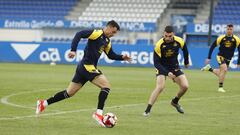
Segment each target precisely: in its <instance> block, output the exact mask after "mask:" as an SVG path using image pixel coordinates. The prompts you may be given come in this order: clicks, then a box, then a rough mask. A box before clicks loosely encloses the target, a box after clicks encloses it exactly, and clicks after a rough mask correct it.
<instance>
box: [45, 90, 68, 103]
mask: <svg viewBox="0 0 240 135" xmlns="http://www.w3.org/2000/svg"><path fill="white" fill-rule="evenodd" d="M69 97H70V96H69V95H68V93H67V90H63V91H61V92H58V93H56V94H55V95H54V96H53V97H50V98H49V99H47V103H48V105H50V104H52V103H55V102H58V101H61V100H63V99H66V98H69Z"/></svg>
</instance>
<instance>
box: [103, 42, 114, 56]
mask: <svg viewBox="0 0 240 135" xmlns="http://www.w3.org/2000/svg"><path fill="white" fill-rule="evenodd" d="M111 47H112V45H111V42H109V43H108V45H107V46H106V47H105V49H104V50H105V52H106V53H107V54H108V53H109V51H110V49H111Z"/></svg>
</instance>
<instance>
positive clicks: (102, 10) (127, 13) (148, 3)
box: [79, 0, 170, 23]
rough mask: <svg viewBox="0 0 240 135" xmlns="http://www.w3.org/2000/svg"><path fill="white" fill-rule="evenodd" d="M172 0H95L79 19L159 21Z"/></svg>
mask: <svg viewBox="0 0 240 135" xmlns="http://www.w3.org/2000/svg"><path fill="white" fill-rule="evenodd" d="M169 2H170V0H93V1H92V2H91V3H90V5H89V7H87V8H86V10H85V11H84V12H83V13H82V15H81V16H80V17H79V20H88V21H89V20H90V21H108V20H111V19H114V20H116V21H123V22H155V23H156V22H157V20H158V19H159V18H160V16H161V14H162V13H163V12H164V9H165V8H166V7H167V4H168V3H169Z"/></svg>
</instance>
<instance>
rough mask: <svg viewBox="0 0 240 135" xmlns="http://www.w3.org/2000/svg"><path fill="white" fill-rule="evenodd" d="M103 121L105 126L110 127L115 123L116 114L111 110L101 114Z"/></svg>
mask: <svg viewBox="0 0 240 135" xmlns="http://www.w3.org/2000/svg"><path fill="white" fill-rule="evenodd" d="M103 123H104V124H105V126H106V127H108V128H112V127H114V126H115V125H116V123H117V116H116V115H115V114H113V113H111V112H108V113H106V114H105V115H104V116H103Z"/></svg>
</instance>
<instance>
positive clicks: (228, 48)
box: [201, 24, 240, 92]
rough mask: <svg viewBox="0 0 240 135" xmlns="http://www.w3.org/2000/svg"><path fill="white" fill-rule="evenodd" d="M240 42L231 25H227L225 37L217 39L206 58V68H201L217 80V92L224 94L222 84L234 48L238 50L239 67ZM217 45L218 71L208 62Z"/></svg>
mask: <svg viewBox="0 0 240 135" xmlns="http://www.w3.org/2000/svg"><path fill="white" fill-rule="evenodd" d="M239 44H240V40H239V38H238V37H237V36H236V35H234V34H233V25H232V24H228V25H227V33H226V34H225V35H221V36H219V37H218V38H217V40H216V41H215V42H214V43H213V44H212V46H211V47H210V50H209V53H208V58H207V59H206V61H205V64H206V66H205V67H203V68H202V69H201V70H202V71H210V72H212V73H214V74H215V75H216V76H217V77H218V79H219V88H218V91H219V92H226V90H224V89H223V83H224V80H225V76H226V74H227V71H228V67H229V64H230V61H231V59H232V57H233V55H234V51H235V48H238V62H237V64H238V67H240V45H239ZM218 45H219V52H218V54H217V62H218V64H219V69H213V68H212V67H211V66H210V64H209V63H210V60H211V56H212V52H213V50H214V48H215V47H217V46H218Z"/></svg>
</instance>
